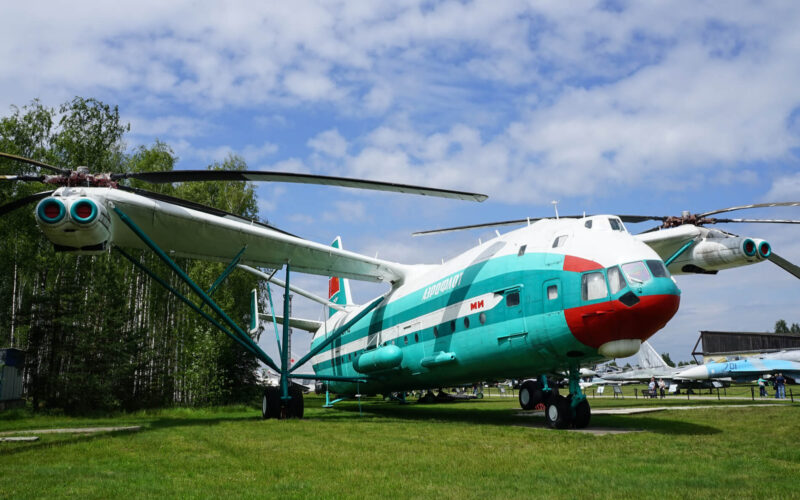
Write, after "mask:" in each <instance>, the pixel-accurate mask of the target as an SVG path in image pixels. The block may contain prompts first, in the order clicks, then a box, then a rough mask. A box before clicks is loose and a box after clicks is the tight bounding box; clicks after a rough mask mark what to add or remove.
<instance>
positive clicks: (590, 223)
mask: <svg viewBox="0 0 800 500" xmlns="http://www.w3.org/2000/svg"><path fill="white" fill-rule="evenodd" d="M583 225H584V226H586V229H591V228H592V221H591V220H587V221H586V222H584V223H583Z"/></svg>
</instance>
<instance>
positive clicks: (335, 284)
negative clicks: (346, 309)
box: [328, 236, 353, 317]
mask: <svg viewBox="0 0 800 500" xmlns="http://www.w3.org/2000/svg"><path fill="white" fill-rule="evenodd" d="M331 246H332V247H334V248H339V249H341V248H342V238H341V236H337V237H336V239H335V240H333V243H331ZM328 300H330V301H331V302H333V303H334V304H339V305H347V304H352V303H353V299H352V296H351V295H350V281H349V280H348V279H347V278H337V277H335V276H332V277H331V278H330V279H329V280H328ZM336 312H337V311H336V309H333V308H332V307H329V308H328V317H330V316H333V315H334V314H336Z"/></svg>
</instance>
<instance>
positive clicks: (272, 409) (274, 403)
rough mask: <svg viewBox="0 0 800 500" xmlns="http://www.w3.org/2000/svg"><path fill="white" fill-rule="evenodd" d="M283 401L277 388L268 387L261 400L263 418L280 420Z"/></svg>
mask: <svg viewBox="0 0 800 500" xmlns="http://www.w3.org/2000/svg"><path fill="white" fill-rule="evenodd" d="M280 416H281V399H280V394H278V388H277V387H267V388H266V389H264V397H263V398H262V399H261V418H265V419H266V418H280Z"/></svg>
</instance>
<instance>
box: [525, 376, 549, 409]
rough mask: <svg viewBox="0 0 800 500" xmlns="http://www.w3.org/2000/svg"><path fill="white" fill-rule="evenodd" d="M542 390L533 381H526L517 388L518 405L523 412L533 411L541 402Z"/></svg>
mask: <svg viewBox="0 0 800 500" xmlns="http://www.w3.org/2000/svg"><path fill="white" fill-rule="evenodd" d="M542 397H543V393H542V389H541V387H540V386H539V384H538V383H536V382H534V381H533V380H526V381H525V382H523V383H522V385H521V386H520V388H519V405H520V406H521V407H522V409H523V410H533V409H534V408H536V405H538V404H539V403H541V402H542Z"/></svg>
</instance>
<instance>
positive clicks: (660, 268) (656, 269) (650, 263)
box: [645, 260, 669, 278]
mask: <svg viewBox="0 0 800 500" xmlns="http://www.w3.org/2000/svg"><path fill="white" fill-rule="evenodd" d="M645 262H646V263H647V267H649V268H650V272H651V273H653V277H654V278H666V277H668V276H669V272H668V271H667V268H666V267H664V263H663V262H661V261H660V260H647V261H645Z"/></svg>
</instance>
